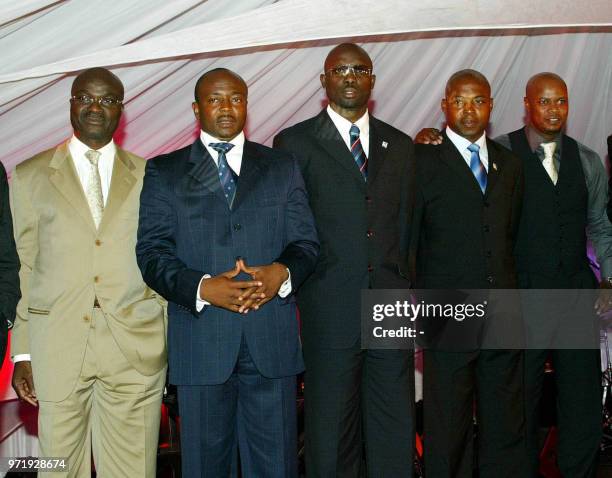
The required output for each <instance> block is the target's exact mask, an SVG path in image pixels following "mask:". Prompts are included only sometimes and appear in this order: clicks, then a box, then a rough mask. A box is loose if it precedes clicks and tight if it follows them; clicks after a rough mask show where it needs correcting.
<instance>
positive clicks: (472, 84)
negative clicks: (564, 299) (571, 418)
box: [411, 70, 525, 478]
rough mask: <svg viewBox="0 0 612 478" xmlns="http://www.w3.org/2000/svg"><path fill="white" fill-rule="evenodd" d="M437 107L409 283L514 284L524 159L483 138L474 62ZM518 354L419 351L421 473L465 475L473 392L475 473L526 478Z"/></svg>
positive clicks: (420, 187) (484, 98) (482, 86)
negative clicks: (439, 136)
mask: <svg viewBox="0 0 612 478" xmlns="http://www.w3.org/2000/svg"><path fill="white" fill-rule="evenodd" d="M441 106H442V110H443V111H444V114H445V116H446V121H447V128H446V131H445V133H444V141H443V143H442V144H441V145H421V144H418V145H417V146H416V154H417V174H416V181H415V183H416V197H415V206H414V216H413V222H412V225H411V231H412V234H411V235H412V240H411V256H412V257H413V258H414V260H415V262H416V268H415V282H416V288H417V289H456V288H462V289H492V288H500V289H512V288H515V287H516V271H515V268H514V259H513V257H512V248H513V245H514V240H515V232H516V229H517V226H518V218H519V214H520V206H521V198H522V187H523V177H522V165H521V162H520V160H519V159H518V158H516V157H515V156H514V155H512V154H511V153H510V151H508V150H507V149H505V148H503V147H501V146H500V145H498V144H496V143H494V142H492V141H491V140H489V139H488V138H487V137H486V134H485V129H486V127H487V124H488V122H489V115H490V112H491V110H492V108H493V99H492V98H491V87H490V86H489V82H488V81H487V79H486V78H485V77H484V76H483V75H482V74H481V73H479V72H477V71H475V70H462V71H459V72H457V73H455V74H453V75H452V76H451V77H450V79H449V80H448V82H447V84H446V91H445V97H444V98H443V99H442V103H441ZM515 318H516V319H518V322H519V323H520V316H518V317H515ZM522 361H523V353H522V352H520V351H508V350H479V349H477V348H475V349H473V350H454V351H453V350H450V349H446V348H445V349H444V350H441V349H427V350H425V353H424V390H423V404H424V413H425V415H424V419H425V423H424V425H425V433H424V437H425V469H426V472H427V476H431V477H435V478H439V477H459V478H460V477H471V476H472V466H473V464H472V442H473V439H472V428H473V423H472V416H473V402H474V398H475V399H476V403H477V418H478V424H479V440H478V444H479V450H478V468H479V472H480V477H481V478H486V477H493V476H495V477H505V476H507V477H519V476H523V470H524V469H523V466H524V462H525V459H524V442H523V433H524V420H523V406H522V386H521V385H522V364H523V362H522Z"/></svg>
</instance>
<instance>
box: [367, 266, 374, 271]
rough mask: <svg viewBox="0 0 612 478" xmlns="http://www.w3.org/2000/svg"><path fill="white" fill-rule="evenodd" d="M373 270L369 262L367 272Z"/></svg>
mask: <svg viewBox="0 0 612 478" xmlns="http://www.w3.org/2000/svg"><path fill="white" fill-rule="evenodd" d="M373 270H374V268H373V267H372V266H371V265H370V264H368V272H372V271H373Z"/></svg>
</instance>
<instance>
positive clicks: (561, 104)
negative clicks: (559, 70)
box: [523, 72, 569, 141]
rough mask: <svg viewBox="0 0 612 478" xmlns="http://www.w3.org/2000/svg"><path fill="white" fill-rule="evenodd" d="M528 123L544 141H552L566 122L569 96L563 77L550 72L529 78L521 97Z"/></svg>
mask: <svg viewBox="0 0 612 478" xmlns="http://www.w3.org/2000/svg"><path fill="white" fill-rule="evenodd" d="M523 103H524V105H525V109H526V110H527V116H528V117H529V125H530V127H531V128H533V129H535V130H536V131H537V132H538V133H539V134H540V136H542V137H543V138H544V139H545V140H546V141H553V140H554V139H555V138H556V137H557V135H559V134H560V132H561V130H562V129H563V127H564V126H565V123H566V122H567V115H568V112H569V98H568V94H567V85H566V84H565V81H563V78H561V77H560V76H559V75H557V74H555V73H551V72H543V73H538V74H537V75H534V76H532V77H531V78H529V81H528V82H527V86H526V87H525V98H523Z"/></svg>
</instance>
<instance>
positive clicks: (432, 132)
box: [414, 128, 444, 144]
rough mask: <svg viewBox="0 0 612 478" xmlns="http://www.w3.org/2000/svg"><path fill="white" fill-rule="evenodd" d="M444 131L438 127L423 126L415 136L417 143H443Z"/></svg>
mask: <svg viewBox="0 0 612 478" xmlns="http://www.w3.org/2000/svg"><path fill="white" fill-rule="evenodd" d="M443 139H444V138H443V137H442V133H440V130H439V129H436V128H423V129H422V130H421V131H419V134H417V135H416V138H414V142H415V143H417V144H442V141H443Z"/></svg>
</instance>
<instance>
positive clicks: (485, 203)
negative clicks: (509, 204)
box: [483, 201, 491, 207]
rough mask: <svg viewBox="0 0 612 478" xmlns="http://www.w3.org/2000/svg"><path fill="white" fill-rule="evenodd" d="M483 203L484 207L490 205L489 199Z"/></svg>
mask: <svg viewBox="0 0 612 478" xmlns="http://www.w3.org/2000/svg"><path fill="white" fill-rule="evenodd" d="M483 204H484V207H489V206H490V205H491V203H490V202H489V201H485V202H484V203H483Z"/></svg>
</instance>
